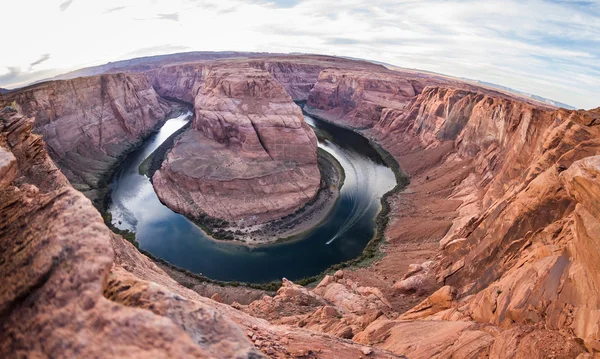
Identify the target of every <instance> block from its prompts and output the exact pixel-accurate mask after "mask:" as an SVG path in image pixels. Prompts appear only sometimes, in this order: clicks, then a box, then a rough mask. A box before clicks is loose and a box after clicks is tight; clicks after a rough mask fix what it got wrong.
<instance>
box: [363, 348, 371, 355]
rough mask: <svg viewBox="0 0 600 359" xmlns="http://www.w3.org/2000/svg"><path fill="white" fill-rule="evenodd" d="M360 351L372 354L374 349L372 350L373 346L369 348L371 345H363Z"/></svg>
mask: <svg viewBox="0 0 600 359" xmlns="http://www.w3.org/2000/svg"><path fill="white" fill-rule="evenodd" d="M360 351H361V352H362V353H363V354H364V355H370V354H371V353H373V350H371V348H369V347H362V348H360Z"/></svg>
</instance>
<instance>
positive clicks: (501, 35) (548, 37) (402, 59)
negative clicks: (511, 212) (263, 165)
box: [0, 0, 600, 108]
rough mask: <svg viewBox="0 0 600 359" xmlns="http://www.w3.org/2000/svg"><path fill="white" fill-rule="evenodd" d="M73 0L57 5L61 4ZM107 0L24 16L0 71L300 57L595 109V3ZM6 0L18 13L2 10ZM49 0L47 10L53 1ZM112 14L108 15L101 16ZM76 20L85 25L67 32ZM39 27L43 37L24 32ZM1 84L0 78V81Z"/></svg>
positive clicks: (599, 101) (23, 73)
mask: <svg viewBox="0 0 600 359" xmlns="http://www.w3.org/2000/svg"><path fill="white" fill-rule="evenodd" d="M32 1H38V2H39V7H40V8H41V7H42V6H46V4H47V3H48V2H47V0H32ZM72 2H73V0H69V1H66V2H63V4H62V5H61V6H60V8H61V10H63V11H64V10H66V9H67V8H69V5H71V3H72ZM20 3H21V2H11V5H8V6H9V9H7V13H21V12H23V11H25V9H26V6H25V5H18V4H20ZM12 4H14V5H12ZM106 4H107V3H106V2H90V3H89V4H86V6H85V7H83V6H79V7H70V8H69V11H65V12H64V14H61V20H60V21H61V24H62V25H64V26H55V22H56V21H57V20H56V18H52V17H51V16H47V15H44V14H43V11H40V15H39V17H36V18H35V19H33V20H32V21H31V23H32V26H33V27H34V28H33V30H35V31H32V32H31V33H32V35H29V34H21V35H20V36H21V41H23V42H24V43H27V44H28V45H29V46H28V47H27V49H24V51H20V52H13V53H7V54H3V56H2V65H5V66H11V67H12V68H20V69H22V70H19V71H20V72H18V73H17V72H14V71H13V72H12V73H11V72H9V73H8V74H6V75H4V76H8V75H10V74H12V75H10V76H13V77H15V76H17V77H19V79H23V78H25V77H30V76H29V74H30V73H32V72H36V69H37V68H36V67H35V66H36V65H39V63H36V64H33V65H32V64H30V63H31V59H32V58H35V57H37V56H39V54H40V53H43V52H51V53H52V62H53V63H60V64H61V65H63V64H64V66H65V67H72V66H79V67H81V66H83V65H86V66H89V65H90V64H100V63H101V61H103V62H108V61H113V60H120V59H125V58H126V57H133V56H148V55H154V54H160V53H172V52H175V51H187V50H205V51H210V50H213V51H228V50H229V51H260V52H263V51H264V52H273V53H283V52H302V53H321V54H329V55H334V54H335V55H338V56H348V57H353V58H364V59H371V60H375V61H380V62H385V63H390V64H394V65H397V66H400V67H407V68H416V69H422V70H427V71H433V72H438V73H442V74H447V75H451V76H456V77H466V78H471V79H477V80H482V81H487V82H493V83H498V84H500V85H503V86H507V87H511V88H514V89H518V90H521V91H525V92H528V93H534V94H537V95H540V96H544V97H547V98H552V99H555V100H557V101H561V102H565V103H569V104H572V105H575V106H580V107H587V108H589V107H596V106H598V105H600V98H598V96H597V95H598V93H600V1H598V0H528V1H522V0H486V1H479V0H348V1H343V2H325V1H323V0H153V1H149V2H145V3H144V4H140V3H139V2H138V1H137V0H118V1H116V0H115V1H114V2H113V1H112V0H111V1H110V4H112V5H106ZM10 6H15V7H17V6H19V7H20V8H15V9H14V11H9V10H10ZM49 6H50V7H51V8H53V9H54V10H55V7H56V6H55V4H51V5H49ZM111 6H116V7H111ZM107 8H108V10H107ZM48 10H49V11H50V9H48ZM116 11H118V12H119V17H118V19H119V20H118V21H115V19H116V17H114V16H111V15H109V14H110V13H113V12H116ZM128 19H140V20H144V21H128ZM164 20H167V21H176V22H177V26H171V27H169V31H165V28H164V26H165V25H166V24H165V22H164ZM7 21H8V23H7V24H5V26H6V27H9V28H16V27H17V26H19V24H18V19H14V20H12V19H10V18H9V19H7ZM84 27H85V29H86V31H85V32H83V31H72V29H74V28H75V29H81V28H84ZM67 29H68V30H67ZM39 33H43V34H44V35H45V36H43V37H42V36H39V35H38V36H36V35H35V34H39ZM122 34H127V36H121V35H122ZM199 34H210V35H211V36H202V37H200V36H199ZM73 43H77V44H78V46H77V47H73V46H72V44H73ZM156 44H170V45H159V46H157V45H156ZM135 49H139V50H135ZM179 49H182V50H179ZM184 49H185V50H184ZM132 51H133V52H132ZM49 64H50V61H48V62H47V63H44V67H47V66H48V65H49ZM30 67H32V68H30ZM40 67H41V66H40ZM3 83H6V81H2V80H0V86H1V85H2V84H3Z"/></svg>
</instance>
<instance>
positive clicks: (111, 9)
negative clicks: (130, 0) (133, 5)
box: [104, 6, 127, 14]
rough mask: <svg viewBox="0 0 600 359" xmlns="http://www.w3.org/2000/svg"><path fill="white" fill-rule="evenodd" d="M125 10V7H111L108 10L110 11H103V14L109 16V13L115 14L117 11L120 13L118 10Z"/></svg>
mask: <svg viewBox="0 0 600 359" xmlns="http://www.w3.org/2000/svg"><path fill="white" fill-rule="evenodd" d="M126 8H127V6H117V7H113V8H110V9H106V11H104V13H105V14H110V13H113V12H117V11H120V10H123V9H126Z"/></svg>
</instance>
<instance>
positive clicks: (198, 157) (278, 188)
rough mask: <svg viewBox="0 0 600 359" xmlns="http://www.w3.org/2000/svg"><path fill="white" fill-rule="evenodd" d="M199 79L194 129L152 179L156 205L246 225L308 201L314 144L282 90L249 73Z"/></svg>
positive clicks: (219, 72)
mask: <svg viewBox="0 0 600 359" xmlns="http://www.w3.org/2000/svg"><path fill="white" fill-rule="evenodd" d="M202 72H204V73H205V75H204V76H205V77H204V79H203V82H202V87H200V88H199V89H198V94H197V95H196V97H195V99H194V108H195V118H194V122H193V126H192V127H193V128H192V130H190V131H187V132H186V133H185V134H184V135H183V136H182V137H181V138H180V139H179V140H178V141H177V142H176V143H175V145H174V147H173V149H172V150H171V151H170V152H169V154H168V156H167V158H166V161H165V162H164V163H163V166H162V168H161V169H160V170H159V171H158V172H156V174H155V175H154V177H153V184H154V187H155V189H156V192H157V194H158V196H159V197H160V198H161V200H162V201H163V202H164V203H166V204H167V205H168V206H169V207H171V208H173V209H175V210H176V211H178V212H181V213H186V214H188V215H190V216H192V217H199V216H200V215H201V214H203V213H205V214H208V215H210V216H211V217H217V218H223V219H226V220H228V221H244V224H248V223H249V224H252V223H260V222H264V221H266V220H271V219H275V218H279V217H282V216H285V215H287V214H289V213H291V212H294V211H295V210H297V209H298V208H300V207H301V206H302V205H303V204H304V203H306V202H308V201H310V200H312V199H313V198H314V197H315V195H316V193H317V190H318V188H319V185H320V174H319V169H318V168H317V155H316V149H317V140H316V137H315V135H314V133H313V132H312V130H311V129H310V128H309V127H308V125H307V124H306V123H305V122H304V120H303V117H302V113H301V111H300V109H299V108H298V107H297V106H296V105H295V104H294V103H293V102H292V100H291V98H290V97H289V95H288V94H287V93H286V92H285V90H284V88H283V87H282V86H281V85H280V84H279V83H278V82H277V81H275V80H274V79H273V78H272V77H271V75H270V74H269V73H267V72H266V71H263V70H259V69H255V68H252V67H247V66H240V65H228V66H211V67H204V68H202ZM198 82H199V81H195V82H194V83H198Z"/></svg>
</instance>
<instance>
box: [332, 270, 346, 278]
mask: <svg viewBox="0 0 600 359" xmlns="http://www.w3.org/2000/svg"><path fill="white" fill-rule="evenodd" d="M333 278H335V280H340V279H343V278H344V271H343V270H341V269H340V270H338V271H337V272H335V274H334V275H333Z"/></svg>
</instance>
